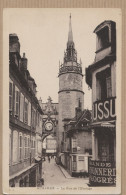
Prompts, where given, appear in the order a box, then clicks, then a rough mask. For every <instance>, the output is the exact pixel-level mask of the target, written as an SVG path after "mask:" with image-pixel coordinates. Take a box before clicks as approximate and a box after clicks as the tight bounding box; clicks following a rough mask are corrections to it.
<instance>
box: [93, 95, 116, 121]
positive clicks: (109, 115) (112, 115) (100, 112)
mask: <svg viewBox="0 0 126 195" xmlns="http://www.w3.org/2000/svg"><path fill="white" fill-rule="evenodd" d="M115 119H116V110H115V97H111V98H108V99H106V100H104V101H96V102H94V104H93V122H97V121H108V120H115Z"/></svg>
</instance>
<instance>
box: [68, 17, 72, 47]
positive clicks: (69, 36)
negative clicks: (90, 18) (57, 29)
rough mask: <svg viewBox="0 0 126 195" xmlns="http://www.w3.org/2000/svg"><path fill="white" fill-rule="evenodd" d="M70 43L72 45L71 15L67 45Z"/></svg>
mask: <svg viewBox="0 0 126 195" xmlns="http://www.w3.org/2000/svg"><path fill="white" fill-rule="evenodd" d="M71 43H73V33H72V24H71V14H70V20H69V33H68V44H71Z"/></svg>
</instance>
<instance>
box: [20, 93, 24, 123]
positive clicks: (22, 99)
mask: <svg viewBox="0 0 126 195" xmlns="http://www.w3.org/2000/svg"><path fill="white" fill-rule="evenodd" d="M23 112H24V95H23V94H22V93H21V95H20V121H22V122H23Z"/></svg>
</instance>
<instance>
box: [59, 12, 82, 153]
mask: <svg viewBox="0 0 126 195" xmlns="http://www.w3.org/2000/svg"><path fill="white" fill-rule="evenodd" d="M82 80H83V74H82V66H81V62H80V64H79V63H78V62H77V52H76V50H75V44H74V42H73V34H72V26H71V16H70V22H69V33H68V42H67V48H66V52H65V53H64V62H63V64H61V65H60V67H59V92H58V94H59V120H58V121H59V127H58V133H57V137H58V143H57V144H58V148H57V150H58V152H59V153H60V152H62V151H63V144H62V140H63V133H64V119H71V118H73V117H74V116H75V107H77V106H78V100H79V99H80V102H81V108H82V109H83V104H84V92H83V86H82V85H83V84H82Z"/></svg>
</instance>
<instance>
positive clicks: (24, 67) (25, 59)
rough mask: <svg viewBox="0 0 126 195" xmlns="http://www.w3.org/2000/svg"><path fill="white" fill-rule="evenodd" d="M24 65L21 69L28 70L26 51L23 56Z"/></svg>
mask: <svg viewBox="0 0 126 195" xmlns="http://www.w3.org/2000/svg"><path fill="white" fill-rule="evenodd" d="M21 62H22V67H21V70H23V71H26V70H27V62H28V60H27V58H26V57H25V53H23V57H22V58H21Z"/></svg>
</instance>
